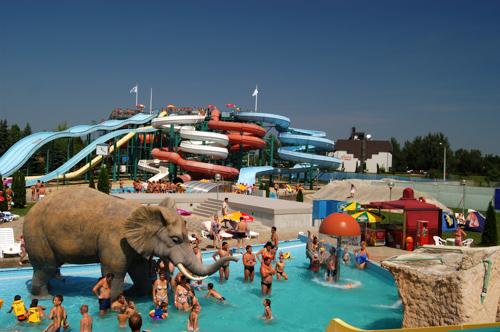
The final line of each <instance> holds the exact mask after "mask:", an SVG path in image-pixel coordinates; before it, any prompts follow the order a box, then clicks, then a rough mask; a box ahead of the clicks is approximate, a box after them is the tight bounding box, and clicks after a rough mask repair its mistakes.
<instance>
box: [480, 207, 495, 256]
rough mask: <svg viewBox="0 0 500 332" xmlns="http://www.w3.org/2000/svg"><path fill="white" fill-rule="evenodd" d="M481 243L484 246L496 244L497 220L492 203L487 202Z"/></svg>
mask: <svg viewBox="0 0 500 332" xmlns="http://www.w3.org/2000/svg"><path fill="white" fill-rule="evenodd" d="M481 244H482V245H484V246H496V245H497V244H498V233H497V220H496V214H495V209H494V208H493V204H491V201H490V204H488V210H486V222H485V225H484V230H483V234H482V237H481Z"/></svg>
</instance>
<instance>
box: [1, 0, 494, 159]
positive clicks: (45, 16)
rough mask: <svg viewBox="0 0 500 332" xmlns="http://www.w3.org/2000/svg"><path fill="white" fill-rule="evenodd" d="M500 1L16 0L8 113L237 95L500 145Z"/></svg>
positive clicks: (36, 116)
mask: <svg viewBox="0 0 500 332" xmlns="http://www.w3.org/2000/svg"><path fill="white" fill-rule="evenodd" d="M499 17H500V2H496V1H437V0H432V1H423V0H419V1H293V0H292V1H178V2H172V3H167V2H166V1H144V2H139V1H133V2H132V1H130V2H129V1H82V2H78V3H77V2H70V1H49V2H45V1H44V2H42V1H15V2H14V1H12V2H4V3H3V4H2V9H1V11H0V31H1V36H2V38H1V45H0V118H7V119H8V121H9V122H17V123H19V124H21V125H24V123H25V122H26V121H27V120H28V121H29V122H30V124H31V125H32V127H33V129H35V130H43V129H52V128H54V127H55V126H56V124H57V123H59V122H61V121H64V120H66V121H67V122H68V123H69V124H71V125H76V124H83V123H90V121H92V120H100V119H103V118H105V117H107V115H108V114H109V113H110V112H111V110H112V109H113V108H114V107H116V106H120V107H126V106H132V105H133V103H134V97H133V96H132V95H130V94H129V91H130V88H131V87H132V86H133V85H134V84H135V83H136V82H138V83H139V85H140V95H141V101H142V102H143V103H147V96H146V95H147V94H148V91H149V88H150V87H152V88H153V90H154V106H155V107H159V106H165V105H167V104H169V103H173V104H175V105H183V106H198V105H207V104H216V105H219V107H223V105H224V104H226V103H236V104H238V105H240V106H242V107H243V108H252V107H253V99H252V97H251V93H252V91H253V89H254V86H255V83H258V84H259V90H260V94H259V104H260V110H261V111H263V112H270V113H277V114H282V115H286V116H288V117H290V118H291V119H292V126H295V127H299V128H300V127H303V128H309V129H320V130H325V131H326V132H327V133H328V135H329V136H330V137H331V138H335V139H337V138H344V137H347V136H348V134H349V131H350V127H352V126H356V127H358V129H360V130H365V131H367V132H370V133H372V134H373V136H374V137H375V138H380V139H383V138H388V137H390V136H395V137H397V138H398V139H400V140H404V139H411V138H413V137H414V136H416V135H425V134H426V133H428V132H430V131H439V130H440V131H443V132H444V133H445V134H446V135H447V136H448V137H449V138H450V141H451V145H452V147H453V148H454V149H456V148H459V147H465V148H479V149H481V150H483V151H484V152H488V153H496V154H500V144H498V141H499V138H500V134H499V133H500V131H499V130H498V126H499V124H500V38H499V36H500V19H498V18H499Z"/></svg>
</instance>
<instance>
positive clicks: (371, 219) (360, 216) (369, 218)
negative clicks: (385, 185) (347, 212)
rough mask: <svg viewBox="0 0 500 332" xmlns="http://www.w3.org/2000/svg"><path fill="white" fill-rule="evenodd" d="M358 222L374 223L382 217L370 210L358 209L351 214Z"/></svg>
mask: <svg viewBox="0 0 500 332" xmlns="http://www.w3.org/2000/svg"><path fill="white" fill-rule="evenodd" d="M351 217H353V218H354V219H356V221H358V222H367V223H370V224H371V223H375V222H380V221H381V220H382V217H381V216H379V215H376V214H375V213H373V212H370V211H359V212H357V213H354V214H352V215H351Z"/></svg>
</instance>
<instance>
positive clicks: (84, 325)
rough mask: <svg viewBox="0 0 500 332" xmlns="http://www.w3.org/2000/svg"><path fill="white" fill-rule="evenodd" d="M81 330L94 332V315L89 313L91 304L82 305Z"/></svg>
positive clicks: (82, 331) (81, 331)
mask: <svg viewBox="0 0 500 332" xmlns="http://www.w3.org/2000/svg"><path fill="white" fill-rule="evenodd" d="M80 314H81V315H82V318H81V319H80V332H92V317H91V316H90V315H89V306H88V305H86V304H84V305H82V306H81V307H80Z"/></svg>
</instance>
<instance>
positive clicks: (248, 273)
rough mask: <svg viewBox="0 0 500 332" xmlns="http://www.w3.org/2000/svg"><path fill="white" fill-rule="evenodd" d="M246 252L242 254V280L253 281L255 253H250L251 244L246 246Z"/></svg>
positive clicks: (255, 261)
mask: <svg viewBox="0 0 500 332" xmlns="http://www.w3.org/2000/svg"><path fill="white" fill-rule="evenodd" d="M246 250H247V252H246V253H245V254H243V260H242V261H243V266H244V270H243V271H244V272H243V273H244V281H245V282H247V281H250V282H253V278H254V277H255V264H256V263H257V260H256V258H255V254H254V253H252V246H251V245H247V246H246Z"/></svg>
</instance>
